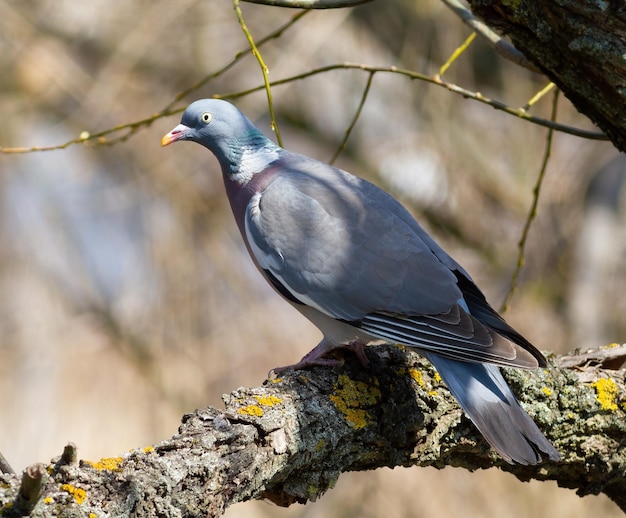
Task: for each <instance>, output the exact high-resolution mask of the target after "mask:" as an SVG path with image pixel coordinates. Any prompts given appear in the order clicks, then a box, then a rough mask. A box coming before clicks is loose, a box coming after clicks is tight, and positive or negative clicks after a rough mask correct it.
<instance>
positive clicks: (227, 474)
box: [0, 346, 626, 517]
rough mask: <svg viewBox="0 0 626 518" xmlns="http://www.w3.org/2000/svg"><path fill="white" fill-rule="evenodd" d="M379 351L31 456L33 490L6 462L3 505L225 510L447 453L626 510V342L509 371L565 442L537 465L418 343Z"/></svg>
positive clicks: (5, 511)
mask: <svg viewBox="0 0 626 518" xmlns="http://www.w3.org/2000/svg"><path fill="white" fill-rule="evenodd" d="M367 354H368V357H369V358H370V361H371V366H370V368H369V370H363V369H362V368H361V367H359V364H358V362H356V361H355V360H354V358H353V357H351V356H349V355H348V356H346V357H345V363H344V366H343V367H342V368H341V369H338V370H334V369H331V368H321V367H320V368H316V369H313V370H310V371H295V372H291V371H289V372H288V373H286V374H285V375H284V376H283V377H282V378H279V379H274V380H267V381H266V382H265V383H264V385H263V386H262V387H258V388H251V389H245V388H242V389H238V390H237V391H235V392H233V393H232V394H230V395H228V396H224V402H225V408H224V409H221V410H218V409H214V408H206V409H202V410H197V411H195V412H193V413H191V414H188V415H186V416H184V417H183V422H182V425H181V426H180V429H179V431H178V433H177V434H176V435H175V436H174V437H172V438H171V439H168V440H165V441H163V442H161V443H159V444H156V445H154V446H150V447H147V448H145V449H142V450H136V451H132V452H130V453H127V454H124V455H123V456H121V457H119V458H110V459H101V460H100V461H98V462H88V461H81V462H80V463H76V462H75V460H74V459H75V455H73V454H67V450H66V453H64V455H63V456H61V457H60V458H59V459H57V460H55V461H53V463H51V464H50V465H48V466H46V469H45V470H41V468H38V469H35V468H29V469H30V471H29V473H30V475H29V476H31V475H32V476H31V478H33V476H34V475H37V474H39V475H41V477H40V478H41V479H42V480H41V484H40V489H39V490H38V491H37V492H34V493H32V494H30V493H29V494H25V492H24V488H23V487H22V488H20V484H22V486H23V485H24V484H23V482H22V480H23V479H22V477H21V476H19V475H11V474H2V475H0V516H3V517H4V516H20V515H22V513H24V511H25V510H26V509H25V506H26V505H28V507H29V511H30V510H31V509H32V511H31V516H35V517H47V516H59V515H61V514H62V512H63V511H66V512H67V511H68V510H69V509H70V508H71V510H72V511H71V512H72V514H71V516H85V517H88V516H99V517H101V516H142V517H153V516H186V517H195V516H220V515H221V514H222V513H223V511H224V509H225V508H226V507H228V506H230V505H233V504H235V503H237V502H241V501H244V500H249V499H256V498H268V499H270V500H272V501H274V502H276V503H278V504H280V505H289V504H291V503H294V502H305V501H308V500H315V499H316V498H318V497H320V496H321V495H322V494H323V493H324V492H325V491H327V490H328V489H329V488H331V487H332V486H333V484H334V482H335V481H336V480H337V478H338V477H339V476H340V474H341V473H342V472H344V471H349V470H350V471H353V470H368V469H374V468H377V467H381V466H434V467H437V468H443V467H444V466H448V465H453V466H459V467H465V468H467V469H470V470H474V469H478V468H489V467H498V468H500V469H503V470H506V471H509V472H511V473H513V474H514V475H516V476H517V477H518V478H519V479H521V480H529V479H538V480H556V481H557V482H558V483H559V485H561V486H564V487H568V488H572V489H576V490H577V491H578V493H579V494H581V495H585V494H590V493H594V494H595V493H600V492H603V493H606V494H607V495H608V496H609V497H611V498H612V499H613V500H614V501H615V502H616V503H617V504H618V505H619V506H620V507H621V508H622V509H624V510H626V477H625V476H624V475H625V470H626V449H625V448H624V445H625V444H626V388H625V377H626V371H624V370H610V369H608V368H606V366H609V367H613V368H614V367H616V366H617V364H619V363H622V362H623V360H624V358H625V357H626V346H615V347H609V348H604V349H601V350H597V351H593V352H587V353H584V354H579V355H577V356H565V357H561V358H550V359H549V367H548V368H547V369H541V370H538V371H534V372H533V371H519V370H507V371H506V374H505V375H506V378H507V380H508V381H509V383H510V384H511V386H512V387H513V389H514V391H515V392H516V393H517V394H518V396H519V398H520V400H521V401H522V402H523V404H524V406H525V407H526V409H527V410H528V411H529V413H530V414H531V415H532V416H533V418H534V419H535V421H536V422H537V424H538V425H539V427H540V428H541V429H542V430H543V431H544V432H545V433H546V435H547V437H549V438H550V440H551V441H552V442H553V443H554V445H555V446H556V447H557V448H558V449H559V451H560V452H561V453H562V456H563V460H562V461H561V462H559V463H547V464H544V465H542V466H538V467H532V466H511V465H508V464H506V463H505V462H504V461H503V460H502V459H500V458H499V457H498V456H497V455H496V454H495V453H494V452H493V451H491V450H490V448H489V446H488V445H487V444H486V442H485V441H484V440H483V439H482V438H481V437H480V435H479V434H478V432H477V431H476V429H475V428H474V426H473V425H472V424H471V422H470V421H469V420H468V419H466V418H465V417H464V415H463V414H462V412H461V410H460V409H459V407H458V406H457V404H456V403H455V401H454V400H453V398H452V397H451V396H450V394H449V392H448V390H447V389H446V387H445V386H444V385H443V383H442V382H441V379H440V378H439V376H438V375H437V374H436V372H435V371H434V370H433V368H432V367H431V366H430V364H428V363H427V362H426V361H424V360H423V359H421V358H420V357H419V356H418V355H417V354H415V353H413V352H410V351H404V350H402V349H400V348H396V347H391V346H380V347H372V348H368V350H367ZM70 449H72V448H70ZM33 473H34V475H33ZM36 478H37V477H35V479H36ZM35 481H36V480H35ZM31 485H32V484H31ZM33 495H37V496H36V498H37V500H36V501H35V502H33V501H32V498H33ZM25 496H28V497H29V499H28V501H27V502H26V501H25V498H24V497H25ZM67 516H70V514H67Z"/></svg>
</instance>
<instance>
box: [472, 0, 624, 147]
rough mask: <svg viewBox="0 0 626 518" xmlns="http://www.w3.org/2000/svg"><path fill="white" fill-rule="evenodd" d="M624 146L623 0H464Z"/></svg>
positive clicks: (614, 141)
mask: <svg viewBox="0 0 626 518" xmlns="http://www.w3.org/2000/svg"><path fill="white" fill-rule="evenodd" d="M469 3H470V5H471V7H472V11H473V12H474V13H475V14H476V15H478V16H480V17H481V18H482V19H483V20H484V21H485V22H486V23H487V24H488V25H490V26H491V27H494V28H496V29H498V30H499V31H500V32H502V33H504V34H507V35H508V36H509V37H510V38H511V40H512V42H513V44H514V45H515V47H516V48H517V49H518V50H520V51H521V52H522V53H523V54H524V55H525V56H526V57H527V58H528V59H529V60H530V61H532V62H533V63H534V64H535V65H536V66H537V67H538V68H539V69H540V70H542V71H543V72H544V73H545V74H546V75H547V76H548V77H549V78H550V79H551V80H552V81H553V82H554V83H556V84H557V86H558V87H559V88H560V89H561V90H562V91H563V92H564V93H565V95H566V96H567V97H568V98H569V99H570V100H571V101H572V103H573V104H574V105H575V106H576V108H578V110H579V111H580V112H582V113H584V114H585V115H587V116H588V117H589V118H590V119H591V120H592V121H593V122H595V123H596V124H597V125H598V126H599V127H600V128H601V129H602V130H603V131H604V132H605V133H606V134H607V136H608V137H609V138H610V139H611V141H612V142H613V143H614V144H615V146H616V147H617V148H618V149H619V150H620V151H623V152H626V4H624V2H623V1H621V0H620V1H616V0H608V1H596V0H586V1H580V0H558V1H554V0H533V1H525V0H513V1H511V0H496V1H492V0H469Z"/></svg>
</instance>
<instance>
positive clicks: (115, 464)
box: [84, 457, 123, 471]
mask: <svg viewBox="0 0 626 518" xmlns="http://www.w3.org/2000/svg"><path fill="white" fill-rule="evenodd" d="M122 460H123V459H122V457H109V458H105V459H100V460H99V461H98V462H92V461H90V460H86V461H84V462H85V463H87V464H89V465H90V466H91V467H92V468H94V469H97V470H103V469H106V470H108V471H121V469H122V468H120V464H121V463H122Z"/></svg>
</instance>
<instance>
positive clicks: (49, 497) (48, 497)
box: [43, 496, 54, 504]
mask: <svg viewBox="0 0 626 518" xmlns="http://www.w3.org/2000/svg"><path fill="white" fill-rule="evenodd" d="M52 502H54V498H52V497H51V496H47V497H46V498H44V499H43V503H44V504H51V503H52Z"/></svg>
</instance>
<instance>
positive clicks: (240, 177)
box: [231, 144, 280, 185]
mask: <svg viewBox="0 0 626 518" xmlns="http://www.w3.org/2000/svg"><path fill="white" fill-rule="evenodd" d="M279 155H280V148H279V147H278V146H275V145H273V144H272V145H268V146H264V147H262V148H260V149H259V148H256V147H244V148H243V149H242V152H241V157H240V159H239V170H238V171H237V173H235V174H233V175H232V177H231V178H232V179H233V180H235V181H236V182H237V183H239V184H240V185H245V184H247V183H248V182H249V181H250V180H251V179H252V177H253V176H254V175H255V174H256V173H260V172H261V171H263V169H265V168H266V167H267V166H268V165H269V164H271V163H272V162H273V161H274V160H276V159H277V158H278V157H279Z"/></svg>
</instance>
